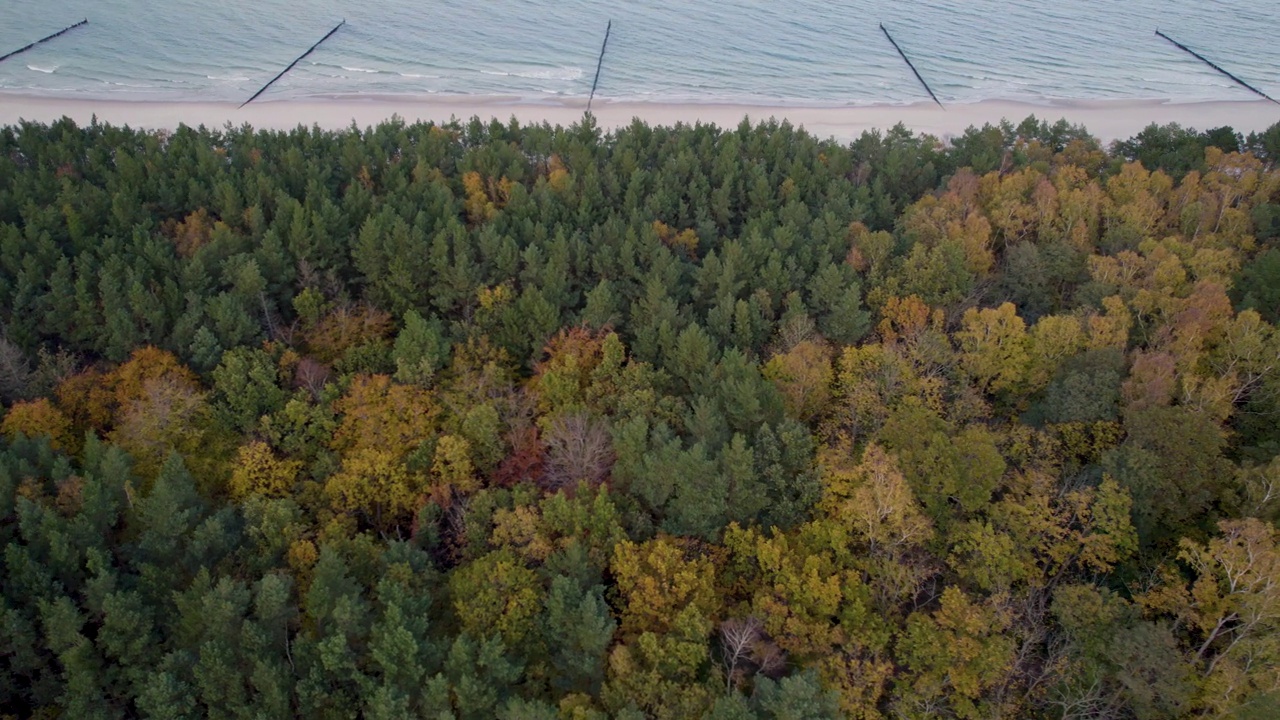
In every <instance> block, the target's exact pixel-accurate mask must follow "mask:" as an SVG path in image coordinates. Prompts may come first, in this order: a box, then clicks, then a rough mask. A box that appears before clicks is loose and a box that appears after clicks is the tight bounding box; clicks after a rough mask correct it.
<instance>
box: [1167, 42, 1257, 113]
mask: <svg viewBox="0 0 1280 720" xmlns="http://www.w3.org/2000/svg"><path fill="white" fill-rule="evenodd" d="M1156 34H1157V35H1159V36H1160V37H1162V38H1164V39H1165V40H1168V41H1169V42H1171V43H1173V44H1174V45H1177V46H1178V47H1179V48H1180V49H1182V50H1185V51H1186V52H1187V53H1189V54H1190V55H1192V56H1193V57H1195V58H1196V59H1197V60H1199V61H1200V62H1202V63H1204V64H1205V65H1208V66H1209V67H1211V68H1213V69H1214V70H1217V71H1218V72H1220V73H1222V74H1223V75H1226V76H1227V77H1229V78H1231V79H1232V80H1234V81H1235V82H1236V83H1238V84H1239V85H1240V86H1242V87H1244V88H1245V89H1247V90H1249V91H1251V92H1254V93H1257V94H1258V95H1261V96H1262V97H1264V98H1266V99H1268V100H1270V101H1271V102H1273V103H1276V104H1277V105H1280V102H1277V101H1276V99H1275V98H1273V97H1271V96H1270V95H1268V94H1266V93H1264V92H1262V91H1261V90H1259V89H1258V88H1256V87H1254V86H1252V85H1250V84H1249V83H1247V82H1245V81H1243V80H1241V79H1240V78H1238V77H1236V76H1235V75H1232V74H1231V73H1229V72H1227V71H1226V70H1223V69H1222V68H1221V67H1219V66H1218V65H1217V64H1216V63H1214V62H1213V61H1212V60H1210V59H1209V58H1207V57H1205V56H1203V55H1201V54H1200V53H1198V52H1196V51H1195V50H1192V49H1191V48H1189V47H1187V46H1186V45H1183V44H1182V43H1180V42H1178V41H1177V40H1174V39H1173V38H1171V37H1169V36H1168V35H1165V34H1164V33H1162V32H1160V31H1159V30H1156Z"/></svg>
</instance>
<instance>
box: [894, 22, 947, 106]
mask: <svg viewBox="0 0 1280 720" xmlns="http://www.w3.org/2000/svg"><path fill="white" fill-rule="evenodd" d="M880 32H882V33H884V36H885V37H887V38H889V43H890V44H891V45H893V49H894V50H897V51H898V54H899V55H901V56H902V59H903V60H904V61H906V63H907V67H909V68H911V72H912V73H914V74H915V76H916V79H917V80H919V81H920V84H921V85H923V86H924V91H925V92H927V93H929V97H931V98H933V101H934V102H936V103H938V107H940V108H942V109H943V110H946V109H947V108H946V106H944V105H943V104H942V101H941V100H939V99H938V96H937V95H934V94H933V89H932V88H930V87H929V83H927V82H925V81H924V77H922V76H921V75H920V71H919V70H916V66H915V64H914V63H912V62H911V58H909V57H907V54H906V53H905V52H903V51H902V48H900V47H898V42H897V41H896V40H894V39H893V36H892V35H890V34H889V30H888V29H886V28H885V26H884V23H880Z"/></svg>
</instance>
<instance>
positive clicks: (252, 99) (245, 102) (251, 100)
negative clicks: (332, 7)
mask: <svg viewBox="0 0 1280 720" xmlns="http://www.w3.org/2000/svg"><path fill="white" fill-rule="evenodd" d="M346 24H347V21H346V20H343V21H342V22H340V23H338V24H337V25H334V26H333V29H332V30H330V31H329V32H327V33H325V36H324V37H322V38H320V39H319V40H317V41H316V44H315V45H312V46H311V47H309V48H307V51H306V52H304V53H302V54H301V55H299V56H298V59H296V60H294V61H293V62H291V63H289V67H287V68H285V69H283V70H281V71H280V74H279V75H276V76H275V77H273V78H271V82H268V83H267V84H266V85H263V86H262V89H260V90H258V92H256V93H254V94H253V97H251V98H249V99H248V100H245V101H244V102H242V103H240V107H244V106H245V105H248V104H249V103H251V102H253V101H254V100H257V99H258V96H259V95H261V94H262V93H264V92H266V91H267V88H269V87H271V86H272V84H274V83H275V81H277V80H279V79H280V78H282V77H284V74H285V73H287V72H289V71H290V70H292V69H293V66H294V65H297V64H298V63H300V62H302V59H303V58H305V57H306V56H308V55H310V54H311V51H312V50H315V49H316V48H318V47H320V43H322V42H324V41H325V40H328V39H329V38H330V37H332V36H333V34H334V33H336V32H338V28H340V27H342V26H343V25H346Z"/></svg>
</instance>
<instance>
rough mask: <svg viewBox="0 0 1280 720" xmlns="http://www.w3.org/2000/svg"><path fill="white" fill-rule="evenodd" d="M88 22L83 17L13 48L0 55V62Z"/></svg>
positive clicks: (87, 19)
mask: <svg viewBox="0 0 1280 720" xmlns="http://www.w3.org/2000/svg"><path fill="white" fill-rule="evenodd" d="M88 24H89V18H85V19H84V20H81V21H80V22H78V23H76V24H75V25H68V26H67V27H64V28H62V29H61V30H59V31H58V32H56V33H54V34H52V35H50V36H48V37H42V38H40V39H39V40H37V41H35V42H33V43H31V44H29V45H26V46H24V47H20V48H18V49H17V50H14V51H13V52H11V53H7V54H5V55H3V56H0V62H4V61H5V60H8V59H9V58H11V57H13V56H14V55H18V54H21V53H24V52H26V51H28V50H30V49H31V48H33V47H35V46H37V45H39V44H40V43H45V42H49V41H50V40H52V39H54V38H56V37H58V36H59V35H62V34H63V33H68V32H71V31H72V30H75V29H76V28H78V27H80V26H81V25H88Z"/></svg>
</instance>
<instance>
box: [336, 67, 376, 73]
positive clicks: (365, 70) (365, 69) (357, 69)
mask: <svg viewBox="0 0 1280 720" xmlns="http://www.w3.org/2000/svg"><path fill="white" fill-rule="evenodd" d="M339 67H341V68H342V69H343V70H346V71H348V72H361V73H378V72H382V71H381V70H370V69H369V68H361V67H347V66H346V65H340V66H339Z"/></svg>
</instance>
